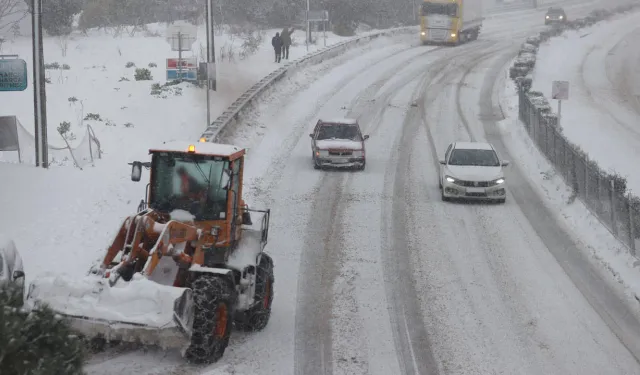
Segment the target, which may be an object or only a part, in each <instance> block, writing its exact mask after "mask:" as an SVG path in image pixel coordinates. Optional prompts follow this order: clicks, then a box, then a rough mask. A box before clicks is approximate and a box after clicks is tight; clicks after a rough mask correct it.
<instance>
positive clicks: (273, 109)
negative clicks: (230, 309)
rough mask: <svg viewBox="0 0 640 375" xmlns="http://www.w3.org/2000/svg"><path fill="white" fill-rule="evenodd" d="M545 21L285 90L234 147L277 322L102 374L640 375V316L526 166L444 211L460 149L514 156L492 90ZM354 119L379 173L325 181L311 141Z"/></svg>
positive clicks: (133, 360)
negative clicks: (265, 225)
mask: <svg viewBox="0 0 640 375" xmlns="http://www.w3.org/2000/svg"><path fill="white" fill-rule="evenodd" d="M579 12H583V13H586V12H587V9H586V8H581V9H580V10H576V13H579ZM541 14H543V12H542V13H541V12H531V13H527V14H526V15H521V16H519V17H518V18H517V19H513V18H506V17H505V18H504V19H494V20H492V21H490V22H488V23H487V25H486V27H485V29H484V33H483V34H482V37H481V40H479V41H476V42H473V43H470V44H468V45H463V46H459V47H456V48H434V47H418V46H417V41H416V40H415V38H411V39H409V38H407V37H399V38H394V39H393V40H392V42H391V43H390V42H389V40H388V39H386V40H380V41H378V42H374V43H372V44H371V45H369V46H366V47H362V48H359V49H355V50H352V51H350V52H348V53H346V54H345V55H343V56H341V57H339V58H337V59H334V60H333V61H329V62H326V63H324V64H321V65H319V66H315V67H310V68H309V69H306V70H305V71H303V72H300V73H297V74H296V75H294V76H291V77H288V78H287V79H288V80H289V83H288V84H285V85H283V87H281V88H280V89H278V90H276V92H275V93H274V94H273V95H272V96H271V100H270V101H267V102H266V103H265V105H264V106H263V110H262V112H261V113H260V114H259V115H258V116H256V117H255V118H253V119H251V120H250V121H248V126H247V127H245V128H242V129H240V130H239V131H238V132H237V134H235V135H233V136H231V137H230V139H228V140H227V141H229V142H232V143H236V144H238V145H241V146H247V147H250V150H249V162H248V164H247V170H246V174H245V176H246V179H247V184H248V189H247V194H248V195H249V197H248V201H249V202H250V204H252V205H253V206H255V207H258V206H267V207H271V208H272V213H273V216H272V220H271V230H270V243H269V245H268V250H269V252H270V253H271V254H273V256H274V260H275V263H276V268H275V272H276V284H275V290H276V297H275V300H274V307H273V314H272V320H271V322H270V324H269V325H268V326H267V328H266V329H265V330H264V331H263V332H259V333H254V334H241V333H234V336H233V338H232V342H231V345H230V346H229V348H228V349H227V352H226V353H225V357H224V358H223V359H222V360H221V361H220V362H219V363H218V364H216V365H214V366H212V367H211V368H208V369H206V368H198V367H191V366H187V365H182V364H180V363H181V360H180V359H179V358H178V356H177V355H173V354H165V353H162V352H159V351H154V350H149V351H146V352H142V351H135V352H128V353H126V354H119V353H105V354H104V355H102V356H99V357H96V358H94V360H93V363H92V365H91V366H90V367H89V368H88V371H89V372H90V373H91V374H113V373H118V372H122V371H126V372H128V373H136V374H160V373H168V374H187V373H197V372H199V373H205V374H209V375H214V374H231V373H234V374H265V375H268V374H274V375H275V374H277V375H288V374H296V375H311V374H313V375H315V374H323V375H326V374H354V375H359V374H374V375H378V374H379V375H390V374H394V375H395V374H407V375H409V374H411V375H418V374H422V375H424V374H436V373H440V374H483V375H484V374H605V373H606V374H634V373H640V366H639V365H638V362H637V361H636V359H635V357H634V356H636V357H637V356H638V355H639V354H640V349H639V348H640V343H639V340H640V326H639V325H638V322H637V320H635V319H632V318H631V317H632V316H633V314H632V313H631V312H630V311H628V310H627V308H626V305H624V304H622V303H621V302H619V301H618V300H617V299H616V297H615V293H613V292H612V291H611V290H609V289H608V287H607V284H606V283H603V282H602V281H601V280H599V279H598V276H597V273H595V272H592V270H591V269H590V265H589V263H588V262H586V261H585V260H584V259H582V258H581V254H582V251H581V249H580V248H578V245H576V244H575V243H574V241H573V240H572V239H571V236H570V235H569V234H568V233H565V232H564V229H563V228H564V227H563V226H561V225H559V224H557V223H556V222H555V220H554V219H553V217H554V216H553V215H551V214H550V213H549V212H547V211H546V209H545V205H544V204H543V203H542V201H541V199H540V198H539V197H538V195H536V193H535V192H534V190H533V189H532V188H531V186H530V185H529V182H528V179H526V178H525V175H526V173H525V171H523V170H521V168H520V167H519V166H518V165H513V166H512V167H510V168H511V169H510V170H509V172H508V174H507V179H508V181H509V184H510V185H509V186H510V192H511V193H510V195H509V197H508V201H507V203H506V204H505V205H503V206H500V205H498V206H495V205H489V206H486V205H476V204H471V205H464V204H452V203H443V202H441V201H440V195H439V190H438V183H437V170H438V159H439V156H442V155H443V153H444V149H445V148H446V146H447V145H448V143H449V142H452V141H454V140H468V139H476V140H481V139H487V140H489V141H491V142H493V143H494V144H495V145H496V147H497V148H498V149H499V151H500V152H501V153H502V155H503V156H505V157H506V158H507V159H509V153H508V151H507V148H505V147H504V144H503V142H502V138H501V136H500V132H499V131H498V129H497V125H496V121H499V120H501V119H502V116H501V112H500V110H499V108H498V103H497V100H496V99H495V97H496V95H495V92H494V91H495V90H494V86H495V85H494V84H495V81H496V78H497V76H498V75H499V74H500V72H501V71H502V68H503V67H504V66H505V65H506V64H507V63H508V61H509V60H510V58H511V57H512V56H513V54H514V52H515V51H517V49H518V47H519V44H520V43H521V41H522V39H523V38H524V37H526V36H529V35H530V34H531V33H532V31H535V30H539V29H541V26H540V25H541V23H542V22H541V20H542V17H541ZM505 35H509V36H510V37H511V39H507V40H505V37H504V36H505ZM341 116H352V117H358V118H359V119H360V122H361V124H362V126H363V129H364V132H365V133H366V134H370V135H371V138H370V140H369V141H368V144H367V159H368V161H367V169H366V170H365V171H363V172H355V173H354V172H334V171H317V170H314V169H313V167H312V164H311V155H310V153H311V149H310V141H309V138H308V136H307V134H308V133H309V132H310V131H311V129H312V128H313V126H314V124H315V122H316V121H317V119H318V118H322V117H341ZM623 342H624V344H623ZM625 345H626V346H627V347H628V348H629V349H627V347H625ZM632 353H633V354H632ZM112 356H114V357H112Z"/></svg>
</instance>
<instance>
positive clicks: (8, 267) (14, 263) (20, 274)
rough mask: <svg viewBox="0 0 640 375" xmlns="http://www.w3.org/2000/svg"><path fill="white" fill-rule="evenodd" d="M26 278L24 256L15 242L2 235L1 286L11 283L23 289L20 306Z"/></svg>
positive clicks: (0, 240) (0, 256)
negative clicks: (23, 263) (23, 264)
mask: <svg viewBox="0 0 640 375" xmlns="http://www.w3.org/2000/svg"><path fill="white" fill-rule="evenodd" d="M24 279H25V274H24V268H23V266H22V257H21V256H20V254H19V253H18V250H17V249H16V245H15V243H14V242H13V241H12V240H10V239H8V238H6V237H3V236H2V235H0V288H4V287H6V286H8V285H10V284H14V285H16V286H17V287H18V288H19V289H20V290H21V291H22V295H21V298H20V301H19V304H20V306H22V304H23V301H24V299H23V298H24V287H25V285H24V281H25V280H24Z"/></svg>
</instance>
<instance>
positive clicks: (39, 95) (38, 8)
mask: <svg viewBox="0 0 640 375" xmlns="http://www.w3.org/2000/svg"><path fill="white" fill-rule="evenodd" d="M41 16H42V0H33V9H32V13H31V31H32V34H33V118H34V120H35V121H34V123H35V139H36V167H40V166H42V168H49V149H48V142H47V96H46V92H45V84H46V82H45V74H44V57H43V53H44V48H43V46H42V19H41Z"/></svg>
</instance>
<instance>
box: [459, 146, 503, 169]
mask: <svg viewBox="0 0 640 375" xmlns="http://www.w3.org/2000/svg"><path fill="white" fill-rule="evenodd" d="M449 165H459V166H477V167H499V166H500V160H498V155H496V152H495V151H493V150H477V149H461V148H459V149H455V150H453V152H452V153H451V157H450V158H449Z"/></svg>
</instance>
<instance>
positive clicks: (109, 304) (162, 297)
mask: <svg viewBox="0 0 640 375" xmlns="http://www.w3.org/2000/svg"><path fill="white" fill-rule="evenodd" d="M31 285H32V286H31V289H30V291H29V301H28V303H29V304H33V306H37V305H38V304H39V303H42V302H44V303H46V304H48V305H49V307H51V308H52V309H53V310H55V311H57V312H59V313H61V314H65V315H72V316H83V317H88V318H91V319H98V320H108V321H113V322H126V323H133V324H145V325H148V326H150V327H157V328H164V327H167V326H170V325H172V324H173V306H174V302H175V301H176V299H178V298H180V296H181V295H182V294H183V292H184V291H185V290H186V289H184V288H175V287H170V286H164V285H160V284H158V283H155V282H153V281H151V280H148V279H146V278H144V277H143V276H141V275H139V274H136V275H134V278H133V279H132V280H131V281H130V282H125V281H123V280H119V281H118V282H117V283H116V284H115V285H114V286H113V287H109V282H108V279H105V278H102V277H98V276H86V277H84V278H80V279H71V278H68V277H67V276H65V275H52V274H48V275H43V276H41V277H39V278H37V279H36V280H34V281H33V283H32V284H31Z"/></svg>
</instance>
